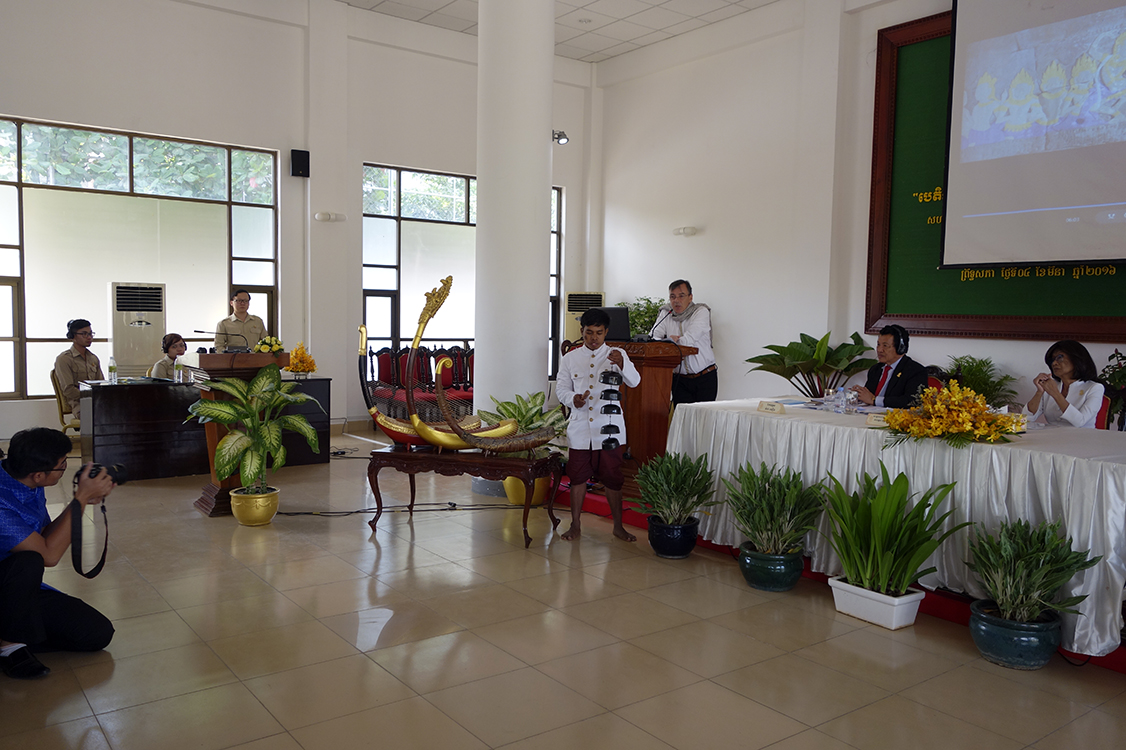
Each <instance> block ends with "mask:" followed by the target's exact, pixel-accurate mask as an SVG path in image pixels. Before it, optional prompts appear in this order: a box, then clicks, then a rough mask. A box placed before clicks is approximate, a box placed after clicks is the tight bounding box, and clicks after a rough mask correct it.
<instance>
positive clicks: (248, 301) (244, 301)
mask: <svg viewBox="0 0 1126 750" xmlns="http://www.w3.org/2000/svg"><path fill="white" fill-rule="evenodd" d="M235 302H241V303H242V304H244V305H249V304H250V297H247V298H246V299H243V298H242V297H235Z"/></svg>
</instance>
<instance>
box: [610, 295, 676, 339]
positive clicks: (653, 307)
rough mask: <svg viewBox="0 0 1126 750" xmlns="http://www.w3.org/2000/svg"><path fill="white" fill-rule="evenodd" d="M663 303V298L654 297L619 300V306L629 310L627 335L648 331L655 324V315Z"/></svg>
mask: <svg viewBox="0 0 1126 750" xmlns="http://www.w3.org/2000/svg"><path fill="white" fill-rule="evenodd" d="M663 304H666V303H665V300H663V299H656V298H655V297H638V298H637V301H636V302H619V303H618V306H619V307H625V308H627V309H628V310H629V335H630V336H643V335H645V334H647V333H650V332H651V331H652V330H653V326H655V325H657V315H658V314H660V312H661V305H663Z"/></svg>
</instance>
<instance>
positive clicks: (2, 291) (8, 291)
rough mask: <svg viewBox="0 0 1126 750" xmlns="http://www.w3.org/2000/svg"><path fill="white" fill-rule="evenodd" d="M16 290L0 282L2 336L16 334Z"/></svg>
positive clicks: (0, 334)
mask: <svg viewBox="0 0 1126 750" xmlns="http://www.w3.org/2000/svg"><path fill="white" fill-rule="evenodd" d="M15 291H16V290H15V289H14V288H13V287H11V286H8V285H7V284H0V338H11V337H13V336H15V335H16V315H15V310H16V308H15V306H14V304H13V300H14V298H15ZM0 390H3V389H2V388H0Z"/></svg>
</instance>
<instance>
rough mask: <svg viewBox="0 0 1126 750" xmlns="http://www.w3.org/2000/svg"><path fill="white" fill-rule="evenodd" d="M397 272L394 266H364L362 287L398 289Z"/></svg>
mask: <svg viewBox="0 0 1126 750" xmlns="http://www.w3.org/2000/svg"><path fill="white" fill-rule="evenodd" d="M398 276H399V275H398V274H397V273H396V272H395V269H394V268H372V267H371V266H367V267H365V268H364V289H376V290H387V291H395V290H396V289H398V286H399V285H398Z"/></svg>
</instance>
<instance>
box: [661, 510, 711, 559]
mask: <svg viewBox="0 0 1126 750" xmlns="http://www.w3.org/2000/svg"><path fill="white" fill-rule="evenodd" d="M699 526H700V519H699V518H696V516H689V517H688V523H683V524H668V523H661V521H660V520H658V518H657V517H656V516H649V546H651V547H652V548H653V551H654V552H656V553H657V557H666V558H669V559H671V560H679V559H681V558H685V557H688V555H690V554H692V550H693V549H694V548H695V547H696V534H697V532H698V531H699Z"/></svg>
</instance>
